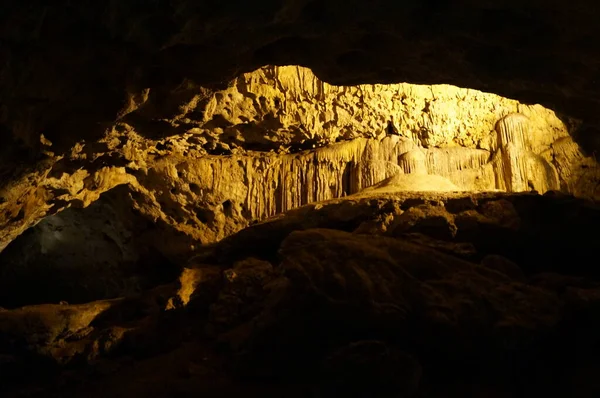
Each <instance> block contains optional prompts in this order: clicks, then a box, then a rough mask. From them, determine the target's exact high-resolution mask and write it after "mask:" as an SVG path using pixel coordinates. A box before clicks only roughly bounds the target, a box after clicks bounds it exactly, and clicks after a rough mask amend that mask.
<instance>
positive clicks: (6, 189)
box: [0, 66, 600, 255]
mask: <svg viewBox="0 0 600 398" xmlns="http://www.w3.org/2000/svg"><path fill="white" fill-rule="evenodd" d="M189 93H190V95H191V94H192V93H195V94H194V95H193V96H191V97H190V98H188V99H187V100H186V101H187V102H186V103H185V104H183V105H182V106H181V107H179V108H176V109H174V110H173V112H174V113H173V114H171V115H168V118H160V117H159V115H158V114H157V112H158V110H157V109H155V108H152V107H149V108H148V109H146V111H145V112H149V114H154V116H153V118H154V119H155V120H156V121H157V122H158V121H160V123H159V125H158V126H157V125H152V124H150V125H149V124H148V123H142V122H140V119H139V117H137V116H136V115H137V114H136V113H135V112H134V113H130V114H128V115H124V116H123V117H122V118H121V120H120V121H119V122H118V123H116V124H115V125H113V126H112V127H109V128H107V132H106V134H105V136H104V137H103V138H102V139H101V140H100V141H97V142H80V143H77V144H76V145H74V146H73V147H72V148H71V149H70V151H69V152H68V153H66V154H62V155H61V154H60V153H59V152H55V147H56V145H55V144H53V143H52V142H50V141H49V140H48V139H47V138H45V137H44V136H42V137H41V143H42V145H43V147H44V148H45V153H46V155H44V156H45V160H44V161H41V162H39V163H38V168H37V169H36V170H24V171H23V173H22V175H20V176H19V175H17V176H16V177H15V179H6V180H5V181H4V185H3V188H1V189H2V190H1V192H0V196H1V197H2V201H0V227H1V228H0V248H2V247H3V246H5V245H6V244H7V243H8V242H10V241H11V240H12V239H14V238H15V237H16V236H18V235H19V234H20V233H22V232H23V231H24V230H25V229H26V228H28V227H30V226H32V225H34V224H35V223H37V222H38V221H39V220H40V219H41V218H43V217H44V216H46V215H51V214H55V213H56V212H58V211H60V210H61V209H63V208H65V207H66V206H69V205H75V206H78V207H81V206H83V207H85V206H88V205H89V204H91V203H93V201H95V200H97V199H98V198H99V197H100V195H101V194H102V193H104V192H106V191H109V190H111V189H113V188H114V187H116V186H118V185H127V186H128V189H129V190H130V194H131V198H132V201H133V203H134V207H135V208H136V209H137V211H139V212H140V213H141V214H143V215H144V216H145V217H147V218H148V219H150V220H153V221H155V222H157V223H159V224H161V225H164V226H167V228H172V229H174V230H176V231H178V232H179V233H181V234H182V235H185V236H186V237H187V238H186V239H183V240H180V242H179V245H178V247H180V246H184V244H183V242H186V244H187V249H182V250H183V252H185V251H186V250H188V251H189V250H191V246H193V245H198V244H206V243H210V242H214V241H217V240H219V239H222V238H223V237H225V236H228V235H230V234H232V233H234V232H236V231H238V230H240V229H241V228H243V227H244V226H246V225H247V224H248V222H249V221H252V220H256V219H263V218H265V217H268V216H271V215H273V214H276V213H280V212H283V211H286V210H288V209H291V208H295V207H298V206H301V205H304V204H307V203H311V202H315V201H321V200H327V199H331V198H336V197H341V196H344V195H349V194H353V193H356V192H359V191H360V190H362V189H364V188H367V187H370V186H372V185H374V184H378V183H382V181H384V180H386V179H388V178H391V179H392V180H388V181H387V182H383V183H384V184H386V185H387V186H389V185H390V184H391V185H393V186H394V188H393V189H396V190H399V189H401V190H436V191H439V190H469V191H472V190H477V191H488V190H503V191H528V190H536V191H538V192H541V193H543V192H545V191H547V190H553V189H554V190H556V189H561V190H563V191H565V192H570V193H575V194H576V195H578V196H583V197H591V198H595V197H597V196H598V195H600V189H598V183H597V182H596V181H597V180H598V170H599V168H598V167H597V164H596V162H595V160H594V159H593V158H592V157H587V156H585V155H584V154H583V152H582V150H581V148H579V146H578V145H577V144H576V143H575V142H574V141H573V139H572V137H571V136H570V135H569V131H568V129H567V127H566V126H565V125H564V124H563V122H562V121H560V120H559V119H558V118H557V117H556V115H555V114H554V112H552V111H550V110H548V109H545V108H543V107H541V106H539V105H536V106H527V105H521V104H519V103H518V102H516V101H513V100H508V99H504V98H501V97H499V96H497V95H494V94H485V93H482V92H479V91H476V90H468V89H458V88H455V87H450V86H414V85H408V84H395V85H387V86H386V85H360V86H355V87H336V86H331V85H329V84H326V83H324V82H322V81H320V80H318V78H316V77H315V76H314V75H313V74H312V73H311V72H310V71H309V70H308V69H305V68H300V67H292V66H289V67H265V68H262V69H259V70H257V71H254V72H252V73H247V74H244V75H242V76H240V77H239V78H237V79H235V80H234V81H233V82H232V84H231V86H230V87H229V88H227V89H225V90H220V91H219V90H208V89H201V88H198V87H191V88H190V89H189ZM140 111H142V108H140ZM515 112H519V113H515ZM159 119H160V120H159ZM153 132H154V133H157V132H161V134H159V135H158V136H157V134H154V133H153ZM165 136H166V138H165ZM339 140H341V141H340V142H335V141H339ZM313 146H314V147H315V148H312V147H313ZM252 148H254V149H261V150H260V151H256V150H249V149H252ZM269 148H270V149H272V150H271V151H267V150H268V149H269ZM307 148H309V149H307ZM275 149H277V151H275ZM302 149H305V150H304V151H300V152H298V151H299V150H302ZM404 175H410V176H409V177H405V176H404ZM413 175H414V176H421V177H414V176H413ZM165 254H166V255H169V254H168V253H165Z"/></svg>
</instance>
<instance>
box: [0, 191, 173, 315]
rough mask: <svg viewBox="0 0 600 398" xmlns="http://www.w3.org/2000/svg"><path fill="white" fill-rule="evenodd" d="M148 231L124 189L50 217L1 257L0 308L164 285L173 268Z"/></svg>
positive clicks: (103, 296)
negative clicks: (84, 206)
mask: <svg viewBox="0 0 600 398" xmlns="http://www.w3.org/2000/svg"><path fill="white" fill-rule="evenodd" d="M155 229H157V226H156V225H155V224H153V223H151V222H150V221H149V220H146V219H145V218H144V217H142V216H141V215H139V214H138V213H136V212H135V211H134V210H132V207H131V202H130V201H129V198H128V191H127V188H126V187H120V188H117V189H115V190H113V191H109V192H107V193H105V194H103V195H102V196H101V197H100V199H98V200H97V201H96V202H94V203H93V204H92V205H90V206H89V207H87V208H68V209H66V210H64V211H62V212H60V213H58V214H55V215H53V216H50V217H48V218H46V219H44V220H42V221H41V222H40V223H39V224H37V225H36V226H35V227H33V228H30V229H29V230H27V231H25V233H23V234H22V235H21V236H19V237H18V238H17V239H16V240H14V241H13V242H11V243H10V244H9V245H8V246H7V248H6V249H5V250H4V251H3V252H2V253H1V254H0V306H2V307H7V308H14V307H19V306H23V305H30V304H40V303H58V302H61V301H66V302H68V303H71V304H74V303H83V302H89V301H93V300H99V299H107V298H114V297H120V296H126V295H129V294H134V293H137V292H139V291H142V290H146V289H149V288H152V287H154V286H156V285H159V284H163V283H166V282H170V281H172V280H173V279H174V278H175V277H176V275H177V270H178V268H177V267H176V266H175V265H174V264H173V263H171V262H170V261H169V260H168V259H167V258H165V256H163V255H162V254H161V253H160V252H159V251H158V250H157V249H155V248H154V247H153V244H152V233H153V232H152V231H153V230H155Z"/></svg>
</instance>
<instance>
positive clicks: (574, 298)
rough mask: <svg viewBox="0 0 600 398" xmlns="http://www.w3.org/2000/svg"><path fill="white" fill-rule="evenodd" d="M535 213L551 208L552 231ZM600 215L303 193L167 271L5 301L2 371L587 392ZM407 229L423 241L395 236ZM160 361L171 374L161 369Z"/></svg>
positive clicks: (136, 388) (365, 388) (38, 382)
mask: <svg viewBox="0 0 600 398" xmlns="http://www.w3.org/2000/svg"><path fill="white" fill-rule="evenodd" d="M412 209H417V210H419V212H420V213H419V214H422V216H421V217H420V219H423V220H427V219H428V218H433V219H437V218H439V217H440V215H441V214H445V219H446V220H447V221H448V222H446V223H444V224H440V223H437V222H435V223H432V224H429V226H430V227H431V228H429V229H427V228H426V229H422V228H418V226H419V223H416V224H415V223H414V222H413V221H411V220H413V219H412V218H410V219H408V220H405V221H402V220H404V219H403V218H402V216H403V215H404V214H406V213H408V212H410V211H411V210H412ZM532 209H539V211H541V212H544V213H546V214H553V215H555V216H556V219H555V220H554V222H553V226H552V227H549V226H548V225H547V224H545V223H544V222H543V218H542V217H539V214H535V212H534V211H532ZM390 217H391V218H392V221H389V220H388V222H387V224H388V225H393V224H394V223H395V222H394V221H393V220H396V219H397V220H400V221H398V224H402V223H406V222H408V224H406V225H408V228H407V232H406V234H400V233H397V232H395V230H387V231H386V230H379V232H374V233H367V232H365V231H364V230H360V231H359V230H356V229H357V228H358V227H359V226H360V225H362V224H364V223H368V222H371V223H373V222H374V223H377V222H385V220H386V219H388V218H390ZM598 217H600V209H598V207H597V206H594V205H592V204H590V203H588V202H585V201H583V200H580V199H574V198H571V197H562V196H557V195H546V196H539V195H532V194H520V195H506V194H501V193H496V194H481V195H476V196H466V195H465V194H458V193H455V194H451V193H443V194H437V195H436V194H429V195H425V194H409V193H404V194H393V195H391V194H387V195H377V194H370V195H366V194H365V195H364V196H363V197H360V198H354V199H353V198H345V199H336V200H333V201H329V202H326V203H319V204H313V205H309V206H305V207H302V208H300V209H296V210H293V211H291V212H288V213H287V214H285V215H279V216H277V217H275V218H274V219H272V220H269V221H266V222H263V223H260V224H257V225H254V226H252V227H250V228H247V229H245V230H243V231H241V232H239V233H238V234H235V235H233V236H231V237H229V238H227V239H225V240H224V241H222V242H221V243H219V244H217V245H215V246H214V247H212V248H210V247H207V248H205V249H204V250H203V251H202V252H201V253H198V255H197V256H196V257H195V258H193V259H191V260H190V262H189V264H188V266H187V267H186V268H185V270H184V271H183V272H182V274H181V277H180V279H179V281H178V282H174V283H172V284H169V285H166V286H162V287H158V288H154V289H151V290H149V291H146V292H144V293H143V294H141V295H137V296H133V297H130V298H128V299H116V300H109V301H97V302H93V303H88V304H81V305H68V304H64V305H39V306H29V307H24V308H20V309H15V310H3V311H0V354H1V358H2V362H1V363H0V364H1V365H2V366H3V367H2V369H3V375H8V374H14V375H18V374H19V371H20V370H22V369H37V373H36V375H37V376H36V377H35V378H32V377H29V378H28V379H22V378H19V377H16V376H15V377H13V378H12V379H11V382H10V383H3V384H2V386H1V387H0V388H2V389H3V390H1V391H2V392H3V394H4V395H3V396H8V397H10V396H17V395H16V394H19V393H21V394H22V393H24V392H27V393H28V394H29V395H30V396H32V397H38V396H39V397H42V396H45V397H47V396H57V397H58V396H61V397H78V396H92V397H96V396H98V397H100V396H103V395H104V396H105V395H106V394H111V396H113V394H114V396H118V397H121V396H123V397H125V396H128V395H130V394H132V393H135V394H138V395H139V394H142V395H144V394H149V393H152V394H154V395H155V396H158V397H163V396H164V397H167V396H172V395H173V394H174V393H177V394H181V395H184V396H193V395H198V394H202V395H203V396H209V397H213V396H214V397H217V396H223V394H233V393H235V391H248V392H249V394H250V396H254V395H252V394H256V396H260V395H261V394H262V395H263V396H264V394H268V393H270V394H276V395H285V396H292V397H309V396H315V394H316V395H318V394H321V395H323V394H328V393H332V392H334V391H338V392H339V391H346V392H347V393H348V394H350V396H352V394H355V395H356V394H363V395H364V394H368V395H370V396H376V397H387V396H399V395H398V394H400V393H402V394H403V395H400V396H405V397H411V396H420V397H464V396H465V394H470V395H469V396H473V397H482V398H483V397H489V396H495V395H494V394H496V395H497V396H507V397H517V396H522V395H523V394H526V395H527V394H532V393H538V394H545V395H546V396H577V397H584V396H592V395H589V394H593V393H594V392H595V391H597V390H594V388H595V385H594V381H595V376H594V371H593V369H595V367H597V366H598V364H597V358H598V357H597V353H598V337H597V336H598V327H600V323H599V322H597V320H598V308H600V307H598V303H599V302H600V301H599V300H600V294H599V291H600V290H599V289H600V282H598V281H599V280H600V273H599V272H598V270H597V267H595V264H594V263H590V262H587V263H586V262H584V261H583V259H584V258H590V257H589V256H590V255H591V254H593V253H592V252H593V250H594V248H593V246H592V245H590V241H591V240H593V241H595V240H596V239H597V236H596V235H594V233H593V232H592V235H594V236H589V235H590V231H594V230H593V229H589V228H588V227H590V225H592V224H594V223H597V222H598ZM459 219H460V220H463V221H462V222H460V221H459ZM464 219H469V220H471V221H472V222H471V223H465V222H464ZM451 222H453V223H454V225H455V228H456V230H455V232H456V233H455V234H453V235H452V236H446V235H445V233H446V231H447V230H448V227H447V226H448V224H449V223H451ZM474 228H477V233H476V234H470V232H473V229H474ZM586 228H588V229H587V230H586ZM415 229H416V230H419V231H420V232H419V233H421V234H423V236H427V237H429V238H430V239H431V240H429V241H427V240H426V239H421V240H420V241H417V240H415V239H405V238H409V237H410V234H414V233H413V232H410V231H412V230H415ZM353 231H354V232H353ZM541 231H544V233H543V234H542V232H541ZM577 231H579V235H577ZM582 231H586V232H585V233H586V234H587V235H588V238H587V239H588V240H585V239H584V238H583V235H584V232H582ZM482 234H483V235H486V236H485V237H484V238H481V239H479V238H478V237H480V236H481V235H482ZM413 236H414V235H413ZM509 236H510V237H511V239H512V240H511V241H510V242H508V243H506V244H502V245H498V246H494V245H491V246H490V245H489V244H482V243H486V242H492V243H497V242H498V241H499V238H500V237H502V238H506V237H509ZM553 237H554V238H558V237H560V239H562V244H561V245H559V244H548V243H547V242H551V239H553ZM440 238H441V239H443V240H444V241H445V242H446V243H448V246H446V249H447V248H448V247H449V245H451V244H456V245H458V244H460V243H463V244H464V243H467V242H470V243H471V244H473V246H474V248H475V249H476V252H477V253H476V255H475V256H474V257H472V258H471V260H466V259H465V257H464V256H462V255H460V254H456V253H455V254H453V253H452V251H451V250H446V253H442V252H441V251H439V250H438V249H437V248H438V247H439V245H438V246H436V245H432V244H431V243H436V242H438V243H439V242H440V241H441V240H440ZM519 244H520V245H521V247H520V248H519V250H517V251H512V249H513V248H514V246H515V245H517V246H518V245H519ZM542 244H544V245H546V246H547V249H546V252H542V251H540V249H539V247H540V245H542ZM502 250H504V251H502ZM501 256H503V257H501ZM569 274H570V275H569ZM583 275H585V276H586V277H585V278H584V277H582V276H583ZM217 347H220V348H219V349H218V350H216V348H217ZM198 355H200V357H196V358H194V356H198ZM290 359H293V360H290ZM165 361H169V362H168V363H169V364H170V365H169V366H168V368H169V369H172V370H173V371H171V370H169V369H164V370H163V371H162V372H161V371H159V369H160V367H161V365H160V364H161V363H162V366H163V367H164V364H165V363H166V362H165ZM51 374H52V375H54V376H52V377H48V378H45V377H44V375H51ZM548 374H552V375H553V377H552V378H550V379H549V378H548V377H547V375H548ZM75 380H77V382H74V381H75ZM149 380H153V381H149ZM275 381H277V383H274V382H275ZM159 384H160V385H164V387H160V386H159ZM236 389H237V390H236ZM390 392H394V393H395V394H396V395H389V394H390ZM586 394H587V395H586Z"/></svg>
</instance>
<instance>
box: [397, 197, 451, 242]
mask: <svg viewBox="0 0 600 398" xmlns="http://www.w3.org/2000/svg"><path fill="white" fill-rule="evenodd" d="M456 231H457V228H456V225H455V224H454V218H453V217H452V215H451V214H449V213H448V212H447V211H446V210H445V208H444V207H442V206H431V205H420V206H415V207H411V208H410V209H408V210H407V211H405V212H404V213H402V214H401V215H399V216H397V217H395V218H394V221H393V223H392V225H390V227H389V228H388V232H387V235H390V236H399V235H400V234H404V233H408V232H417V233H423V234H426V235H428V236H431V237H433V238H438V239H445V240H450V239H452V238H454V237H455V236H456Z"/></svg>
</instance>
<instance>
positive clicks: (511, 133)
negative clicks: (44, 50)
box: [496, 113, 560, 192]
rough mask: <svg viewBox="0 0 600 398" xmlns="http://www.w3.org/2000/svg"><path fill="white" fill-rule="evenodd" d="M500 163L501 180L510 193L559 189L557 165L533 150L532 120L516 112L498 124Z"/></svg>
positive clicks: (503, 186)
mask: <svg viewBox="0 0 600 398" xmlns="http://www.w3.org/2000/svg"><path fill="white" fill-rule="evenodd" d="M496 132H497V134H498V146H499V149H498V150H499V152H500V159H501V162H500V163H496V165H497V166H498V168H497V173H498V178H497V181H501V180H503V184H499V187H498V188H500V189H504V190H506V191H509V192H522V191H530V190H537V191H542V192H545V191H547V190H550V189H559V188H560V183H559V181H558V173H557V171H556V169H555V167H554V166H553V165H551V164H550V163H548V162H547V161H546V160H545V159H543V158H542V157H540V156H539V155H536V154H535V153H533V152H532V151H531V146H530V138H529V137H530V130H529V119H528V118H527V117H526V116H524V115H522V114H519V113H513V114H510V115H507V116H505V117H504V118H502V119H500V120H499V121H498V123H497V124H496Z"/></svg>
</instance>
